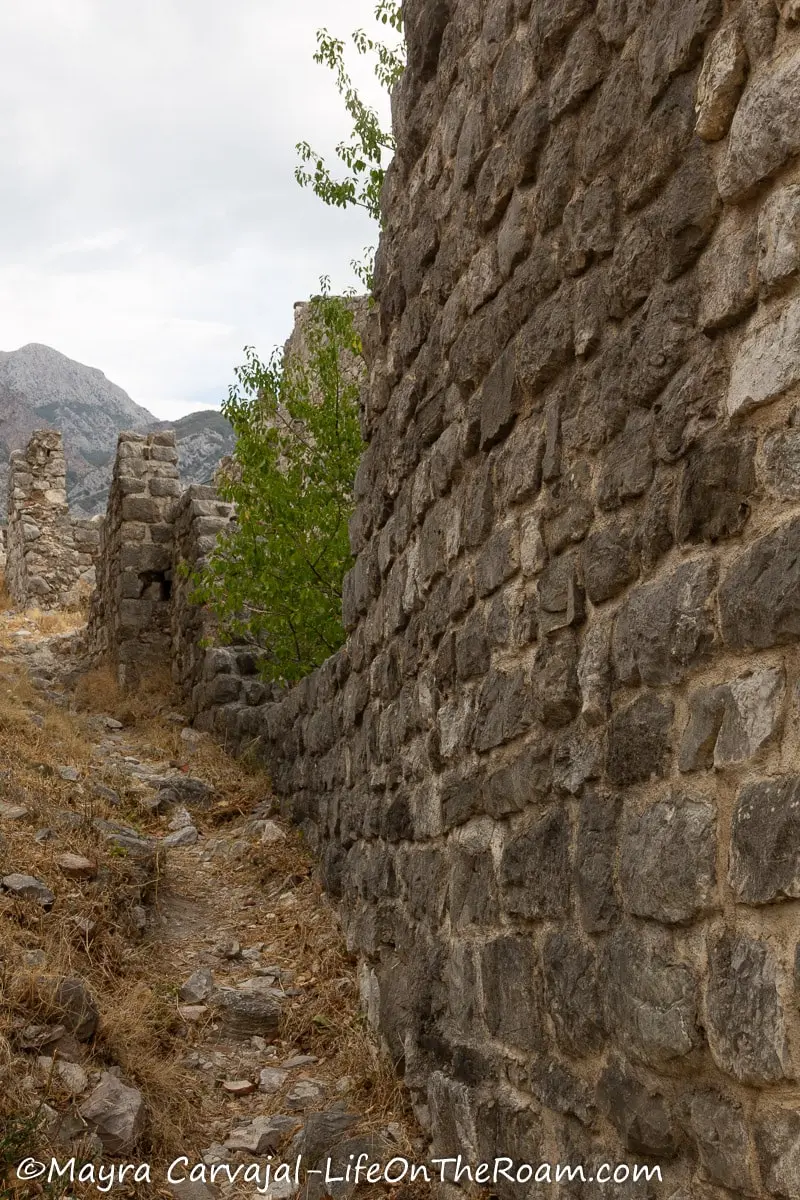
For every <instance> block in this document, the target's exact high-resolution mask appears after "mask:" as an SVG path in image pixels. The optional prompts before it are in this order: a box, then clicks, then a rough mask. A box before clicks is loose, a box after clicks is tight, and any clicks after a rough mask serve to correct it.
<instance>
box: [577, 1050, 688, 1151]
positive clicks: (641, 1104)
mask: <svg viewBox="0 0 800 1200" xmlns="http://www.w3.org/2000/svg"><path fill="white" fill-rule="evenodd" d="M597 1104H598V1107H599V1108H600V1110H601V1111H602V1112H604V1113H605V1115H606V1116H607V1117H608V1119H609V1121H610V1122H611V1124H612V1125H613V1126H614V1128H615V1129H616V1130H617V1132H618V1133H619V1135H620V1137H621V1138H622V1140H623V1143H624V1145H625V1148H626V1150H630V1151H631V1152H632V1153H634V1154H652V1155H655V1156H657V1157H658V1158H673V1157H674V1155H675V1154H676V1153H677V1150H678V1145H679V1138H678V1130H677V1126H676V1124H675V1122H674V1120H673V1117H672V1113H671V1111H670V1106H669V1103H668V1101H667V1098H666V1096H665V1095H664V1093H663V1092H661V1091H659V1090H658V1088H656V1087H652V1086H649V1085H648V1084H647V1083H645V1081H644V1080H643V1079H642V1078H641V1077H640V1076H638V1075H637V1074H636V1073H635V1072H634V1071H633V1070H632V1069H631V1067H629V1066H628V1064H627V1063H625V1062H623V1061H621V1060H619V1059H612V1060H611V1062H610V1063H609V1065H608V1066H607V1067H606V1068H605V1070H604V1071H603V1073H602V1075H601V1076H600V1080H599V1083H598V1085H597Z"/></svg>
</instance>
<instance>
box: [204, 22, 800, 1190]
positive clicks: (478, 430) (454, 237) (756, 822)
mask: <svg viewBox="0 0 800 1200" xmlns="http://www.w3.org/2000/svg"><path fill="white" fill-rule="evenodd" d="M798 15H800V14H798V12H797V6H796V5H793V4H789V5H785V6H784V8H783V16H782V17H781V16H780V15H779V13H778V10H777V7H776V6H775V4H773V3H772V2H771V0H766V2H759V0H748V2H742V3H738V4H729V5H726V6H725V8H724V10H723V5H722V4H721V3H719V2H715V0H680V2H676V0H654V2H650V3H649V2H647V0H640V2H639V3H633V2H629V3H624V2H623V0H616V2H615V0H599V2H598V3H597V4H596V5H592V4H589V3H588V2H583V0H542V2H539V3H537V2H535V0H534V3H532V4H531V3H530V2H526V0H508V2H505V0H493V2H491V3H483V4H481V3H478V2H476V0H462V2H460V3H455V2H454V3H452V4H450V5H448V4H446V3H444V2H443V0H416V2H409V3H408V4H407V5H406V19H407V29H408V34H409V43H410V45H409V69H408V71H407V73H406V76H405V78H404V80H403V82H402V84H401V86H400V88H399V89H398V92H397V94H396V96H395V100H394V117H395V131H396V134H397V138H398V152H397V157H396V159H395V162H394V164H393V166H392V167H391V169H390V173H389V177H388V179H387V184H386V189H385V197H384V207H385V216H386V230H385V233H384V235H383V237H382V239H381V245H380V249H379V255H378V264H377V270H376V291H377V296H378V312H377V320H378V323H379V329H378V333H377V335H376V336H375V338H374V339H373V341H374V361H373V366H372V375H371V381H370V386H369V387H368V389H367V390H366V395H365V401H366V411H365V430H366V433H367V435H368V437H369V439H370V444H369V448H368V450H367V452H366V454H365V457H364V461H363V464H362V467H361V470H360V472H359V478H358V508H357V510H356V514H355V517H354V519H353V523H352V540H353V548H354V551H355V552H356V553H357V555H358V558H357V562H356V566H355V568H354V570H353V572H352V574H351V575H350V576H349V578H348V582H347V587H346V595H345V616H346V624H347V627H348V629H349V630H350V634H349V638H348V643H347V647H346V648H345V649H344V650H343V651H342V652H340V654H338V655H337V656H335V658H334V659H332V660H331V661H330V662H329V663H328V664H327V665H326V666H325V667H324V668H323V669H322V670H321V671H319V672H318V673H317V674H316V675H315V676H314V677H312V678H311V679H309V680H306V681H305V682H304V683H303V684H302V685H301V686H300V687H298V688H296V689H295V690H294V691H293V692H292V693H291V694H290V695H289V697H288V698H287V699H286V700H284V701H283V702H282V703H280V704H273V705H269V706H267V707H266V708H264V709H258V708H256V709H250V710H248V709H246V708H242V707H240V706H239V707H237V706H236V705H229V706H225V705H222V706H219V707H218V708H217V709H216V713H215V720H216V722H217V725H218V727H219V728H221V729H222V728H225V729H227V730H228V732H229V733H230V734H232V735H233V736H236V737H239V738H241V739H243V740H244V739H246V738H248V737H259V736H260V737H261V739H262V744H263V749H264V753H265V754H266V756H267V757H268V759H269V761H270V762H271V764H272V771H273V778H274V782H275V785H276V787H277V789H278V790H279V791H280V793H281V794H282V795H283V796H284V800H285V805H286V808H287V810H288V811H290V812H291V813H292V814H293V815H294V816H295V818H296V819H297V820H299V821H301V822H303V824H304V827H305V829H306V831H307V832H308V835H309V837H310V838H311V839H312V840H313V841H314V842H315V844H316V845H317V847H318V849H319V852H320V854H321V856H322V862H323V871H324V875H325V879H326V882H327V885H328V887H329V888H330V890H331V892H332V893H333V894H334V895H336V896H338V897H339V900H340V906H341V911H342V914H343V919H344V923H345V928H346V930H347V935H348V939H349V942H350V944H351V946H352V947H353V949H355V950H357V951H358V952H359V954H360V955H361V956H362V959H363V963H364V966H363V981H364V994H365V1000H366V1003H367V1006H368V1010H369V1012H370V1015H371V1017H372V1019H373V1020H374V1021H375V1023H376V1024H377V1026H378V1027H379V1028H380V1029H381V1031H382V1033H383V1035H384V1037H385V1038H386V1040H387V1042H388V1043H389V1045H390V1046H391V1048H392V1050H393V1051H394V1053H395V1054H396V1056H397V1057H398V1058H399V1059H402V1061H403V1064H404V1069H405V1075H406V1079H407V1081H408V1083H409V1084H410V1085H411V1087H412V1088H413V1089H414V1091H415V1093H416V1095H417V1097H418V1101H419V1111H420V1114H421V1116H422V1117H423V1119H424V1120H426V1121H427V1122H428V1123H429V1126H430V1128H431V1130H432V1132H433V1135H434V1144H435V1147H436V1148H437V1149H438V1150H439V1151H440V1152H443V1153H444V1152H451V1153H456V1152H458V1151H460V1152H461V1153H463V1154H464V1155H465V1156H466V1157H472V1158H485V1157H490V1156H491V1155H493V1154H494V1153H508V1154H513V1155H516V1156H518V1157H524V1158H526V1159H528V1160H530V1161H538V1160H540V1159H542V1160H550V1161H562V1162H563V1161H565V1160H570V1161H572V1162H576V1161H580V1160H584V1161H586V1160H590V1159H596V1158H597V1156H601V1157H602V1160H603V1161H614V1160H615V1159H618V1160H624V1159H627V1160H629V1161H630V1160H631V1159H632V1158H636V1159H642V1158H643V1157H645V1158H652V1159H654V1160H656V1161H658V1162H660V1163H661V1164H662V1165H663V1169H664V1180H665V1181H664V1183H663V1184H662V1185H660V1186H659V1187H657V1188H654V1189H653V1191H652V1194H653V1195H658V1196H662V1195H663V1196H665V1197H675V1200H678V1198H679V1197H690V1196H691V1197H721V1196H723V1195H730V1194H733V1195H740V1196H741V1195H757V1196H780V1197H789V1196H798V1195H800V1091H798V1085H797V1078H798V1071H800V991H799V990H798V988H799V986H800V968H798V965H797V964H798V962H800V956H799V955H798V942H799V941H800V901H799V900H798V897H800V823H799V822H798V801H797V796H798V795H800V766H799V762H800V741H799V738H800V734H798V729H800V712H799V711H798V666H799V665H800V664H799V663H798V644H797V638H798V634H800V589H799V588H798V574H797V570H798V568H797V561H798V548H799V547H800V484H799V483H798V480H800V439H799V438H798V434H797V426H796V423H795V406H796V404H797V400H798V395H800V388H798V383H800V333H799V332H798V331H799V330H800V317H799V316H798V314H799V313H800V290H799V289H798V288H797V280H798V274H797V272H798V268H799V267H800V186H799V184H798V180H800V171H799V170H798V161H797V157H796V156H797V152H798V151H800V132H799V131H800V123H798V118H797V113H798V112H799V111H800V49H799V48H798V32H797V27H796V21H797V17H798ZM695 97H697V98H698V108H697V111H696V110H695ZM601 1192H602V1194H611V1193H610V1192H609V1189H607V1188H603V1189H599V1190H596V1191H593V1190H592V1188H591V1187H589V1188H577V1189H574V1190H573V1189H570V1188H569V1187H566V1186H564V1187H562V1189H561V1192H560V1194H561V1195H564V1196H567V1195H573V1194H574V1195H592V1194H600V1193H601ZM507 1194H508V1195H509V1196H512V1195H513V1196H520V1195H524V1194H525V1189H520V1188H509V1189H508V1193H507ZM530 1194H536V1189H535V1188H534V1189H532V1190H531V1193H530ZM543 1194H545V1193H544V1192H543ZM546 1194H552V1193H550V1192H547V1193H546ZM636 1194H647V1189H646V1188H643V1187H640V1188H639V1190H638V1191H637V1193H636Z"/></svg>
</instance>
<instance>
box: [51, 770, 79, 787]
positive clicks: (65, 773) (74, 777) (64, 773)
mask: <svg viewBox="0 0 800 1200" xmlns="http://www.w3.org/2000/svg"><path fill="white" fill-rule="evenodd" d="M56 770H57V771H58V773H59V775H60V776H61V778H62V779H66V780H67V781H68V782H69V783H77V782H78V780H79V779H80V773H79V771H78V768H77V767H56Z"/></svg>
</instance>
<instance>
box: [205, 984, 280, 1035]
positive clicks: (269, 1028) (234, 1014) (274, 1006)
mask: <svg viewBox="0 0 800 1200" xmlns="http://www.w3.org/2000/svg"><path fill="white" fill-rule="evenodd" d="M211 1007H212V1009H213V1011H214V1013H215V1015H216V1016H217V1017H219V1018H220V1020H221V1023H222V1032H223V1034H224V1035H226V1036H228V1037H232V1038H237V1039H249V1038H251V1037H252V1036H253V1035H254V1034H258V1035H259V1036H261V1037H267V1038H273V1037H274V1036H275V1035H277V1033H278V1032H279V1030H280V1024H281V1005H280V1003H279V1002H278V1001H277V1000H276V999H275V997H274V996H268V995H261V994H259V993H258V992H239V991H233V990H222V991H218V992H216V993H215V994H214V996H213V997H211Z"/></svg>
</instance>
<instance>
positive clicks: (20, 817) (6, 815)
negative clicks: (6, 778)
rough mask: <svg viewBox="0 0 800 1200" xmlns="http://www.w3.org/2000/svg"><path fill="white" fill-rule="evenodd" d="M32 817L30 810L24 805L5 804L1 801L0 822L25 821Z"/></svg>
mask: <svg viewBox="0 0 800 1200" xmlns="http://www.w3.org/2000/svg"><path fill="white" fill-rule="evenodd" d="M30 815H31V814H30V809H27V808H25V806H24V805H23V804H4V803H3V801H2V800H0V821H24V820H25V818H26V817H29V816H30Z"/></svg>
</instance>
